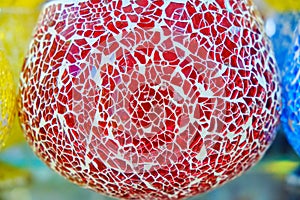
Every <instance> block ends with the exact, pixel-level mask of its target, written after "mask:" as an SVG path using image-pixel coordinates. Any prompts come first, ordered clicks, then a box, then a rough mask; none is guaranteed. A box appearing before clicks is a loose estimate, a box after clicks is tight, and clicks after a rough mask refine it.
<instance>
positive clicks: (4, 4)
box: [0, 0, 43, 148]
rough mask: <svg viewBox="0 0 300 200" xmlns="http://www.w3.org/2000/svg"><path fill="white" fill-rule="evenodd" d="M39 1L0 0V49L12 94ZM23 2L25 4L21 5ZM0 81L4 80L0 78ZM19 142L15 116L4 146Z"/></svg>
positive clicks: (21, 139)
mask: <svg viewBox="0 0 300 200" xmlns="http://www.w3.org/2000/svg"><path fill="white" fill-rule="evenodd" d="M41 2H43V1H41V0H39V1H36V0H34V1H31V0H26V1H24V0H23V1H21V0H17V1H15V0H14V1H12V0H0V49H3V51H4V53H5V56H6V58H7V60H8V63H9V65H10V66H11V72H12V74H13V83H14V85H15V88H14V94H17V92H18V88H17V85H18V83H19V77H20V71H21V68H22V66H23V62H24V57H25V53H26V52H27V48H28V46H29V42H30V39H31V36H32V32H33V29H34V26H35V24H36V22H37V17H38V14H39V8H38V7H36V5H37V3H41ZM25 4H26V6H24V7H21V6H23V5H25ZM10 6H11V7H10ZM15 6H18V7H15ZM1 83H6V81H2V79H1ZM0 139H1V138H0ZM20 142H25V139H24V135H23V131H22V130H21V127H20V124H19V120H18V118H17V117H15V120H14V121H13V125H12V128H11V134H10V137H8V138H7V140H6V142H5V147H4V148H6V147H9V146H12V145H14V144H17V143H20Z"/></svg>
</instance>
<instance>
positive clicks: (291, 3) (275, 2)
mask: <svg viewBox="0 0 300 200" xmlns="http://www.w3.org/2000/svg"><path fill="white" fill-rule="evenodd" d="M265 1H266V2H267V3H268V5H269V6H271V7H272V8H274V9H276V10H277V11H280V12H285V11H300V1H296V0H284V1H282V0H265Z"/></svg>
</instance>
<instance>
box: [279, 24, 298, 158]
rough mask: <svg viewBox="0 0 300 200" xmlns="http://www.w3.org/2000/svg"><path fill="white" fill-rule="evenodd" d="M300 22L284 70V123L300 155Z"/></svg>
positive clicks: (290, 139) (289, 138) (288, 136)
mask: <svg viewBox="0 0 300 200" xmlns="http://www.w3.org/2000/svg"><path fill="white" fill-rule="evenodd" d="M299 42H300V23H299V24H298V27H297V29H296V32H295V35H294V42H293V44H294V45H293V46H292V47H293V48H292V49H291V50H290V54H289V55H288V57H287V59H288V60H287V62H286V65H285V68H284V71H283V80H282V82H283V83H282V85H283V88H284V90H283V113H282V117H281V120H282V124H283V126H284V129H285V132H286V134H287V138H288V140H289V142H290V143H291V145H292V146H293V147H294V149H295V150H296V152H297V153H298V155H300V126H299V124H300V117H299V116H300V96H299V92H300V79H299V75H300V49H299V47H300V46H299Z"/></svg>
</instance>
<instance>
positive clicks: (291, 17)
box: [0, 0, 300, 200]
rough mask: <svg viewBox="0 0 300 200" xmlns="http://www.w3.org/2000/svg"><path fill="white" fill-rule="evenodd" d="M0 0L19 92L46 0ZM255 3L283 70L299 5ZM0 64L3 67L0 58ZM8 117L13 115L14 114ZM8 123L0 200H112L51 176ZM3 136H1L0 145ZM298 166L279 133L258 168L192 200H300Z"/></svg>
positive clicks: (2, 46)
mask: <svg viewBox="0 0 300 200" xmlns="http://www.w3.org/2000/svg"><path fill="white" fill-rule="evenodd" d="M0 1H1V2H0V51H2V52H3V54H4V57H5V60H6V61H5V62H7V63H6V64H5V65H7V66H9V67H10V69H11V73H12V75H13V78H14V80H13V82H14V87H15V90H16V91H17V84H18V76H19V72H20V70H21V67H22V63H23V59H24V54H25V52H26V48H27V46H28V43H29V41H30V36H31V32H32V30H33V28H34V25H35V23H36V20H37V17H38V14H39V11H40V8H41V5H42V3H43V1H42V0H0ZM255 2H256V4H257V6H258V7H259V10H260V12H261V14H262V15H263V18H264V20H265V22H266V23H265V24H266V30H267V33H268V35H269V37H270V38H271V39H272V41H273V43H274V44H273V46H274V49H275V53H276V54H277V60H278V65H279V67H280V66H281V65H283V63H284V57H285V55H284V51H283V49H282V46H283V44H284V45H286V46H287V47H288V46H289V45H290V43H291V37H292V34H293V30H294V29H295V26H296V24H297V22H298V19H299V17H298V16H299V13H298V10H300V3H296V2H298V1H293V0H285V1H279V0H278V1H276V0H266V1H262V0H256V1H255ZM280 50H281V52H280ZM285 53H286V52H285ZM0 55H1V54H0ZM0 64H1V67H2V66H4V61H2V60H1V59H0ZM1 70H3V68H1ZM1 81H2V80H1ZM2 98H4V97H2ZM9 112H11V113H10V115H12V116H14V115H15V110H11V111H9ZM12 119H13V118H12ZM9 123H10V125H11V127H12V129H11V130H10V132H9V131H6V130H5V132H3V133H2V135H3V136H6V137H7V139H6V140H5V141H6V142H5V145H4V147H3V148H2V149H1V151H0V200H48V199H49V200H50V199H51V200H52V199H56V200H80V199H85V200H96V199H97V200H102V199H112V198H109V197H104V196H101V195H99V194H97V193H95V192H93V191H89V190H86V189H83V188H80V187H78V186H76V185H74V184H72V183H70V182H68V181H67V180H65V179H64V178H62V177H61V176H59V175H58V174H57V173H55V172H53V171H51V170H50V169H49V168H48V167H46V165H45V164H43V163H42V162H41V161H40V160H39V159H38V158H37V157H36V156H35V155H34V154H33V152H32V150H31V149H30V148H29V146H28V145H27V144H26V142H25V141H24V137H23V133H22V131H21V129H20V125H19V122H18V119H17V118H14V120H10V121H9ZM3 136H1V134H0V143H1V137H3ZM0 145H1V144H0ZM299 161H300V160H299V157H298V156H297V155H296V154H295V153H294V151H293V150H292V149H291V147H290V145H289V144H288V142H287V141H286V139H285V135H284V133H283V131H282V130H281V128H279V130H278V134H277V138H276V140H275V141H274V143H273V145H272V146H271V148H270V149H269V150H268V151H267V153H266V155H265V156H264V158H263V159H262V160H261V162H259V163H258V164H257V165H256V166H255V167H253V168H252V169H251V170H249V171H248V172H247V173H245V174H243V175H242V176H240V177H238V178H237V179H235V180H233V181H231V182H229V183H227V184H225V185H224V186H222V187H219V188H216V189H215V190H213V191H211V192H209V193H206V194H203V195H200V196H197V197H194V198H192V199H193V200H196V199H198V200H206V199H207V200H210V199H212V200H283V199H284V200H299V199H300V187H297V184H298V185H300V179H297V176H295V174H296V173H297V169H298V165H299V163H300V162H299Z"/></svg>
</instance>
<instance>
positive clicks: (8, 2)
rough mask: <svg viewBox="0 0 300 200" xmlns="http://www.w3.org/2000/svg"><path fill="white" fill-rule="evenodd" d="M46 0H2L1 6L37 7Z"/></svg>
mask: <svg viewBox="0 0 300 200" xmlns="http://www.w3.org/2000/svg"><path fill="white" fill-rule="evenodd" d="M43 2H44V0H1V1H0V7H11V6H15V7H28V8H36V7H38V6H39V5H41V4H42V3H43Z"/></svg>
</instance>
